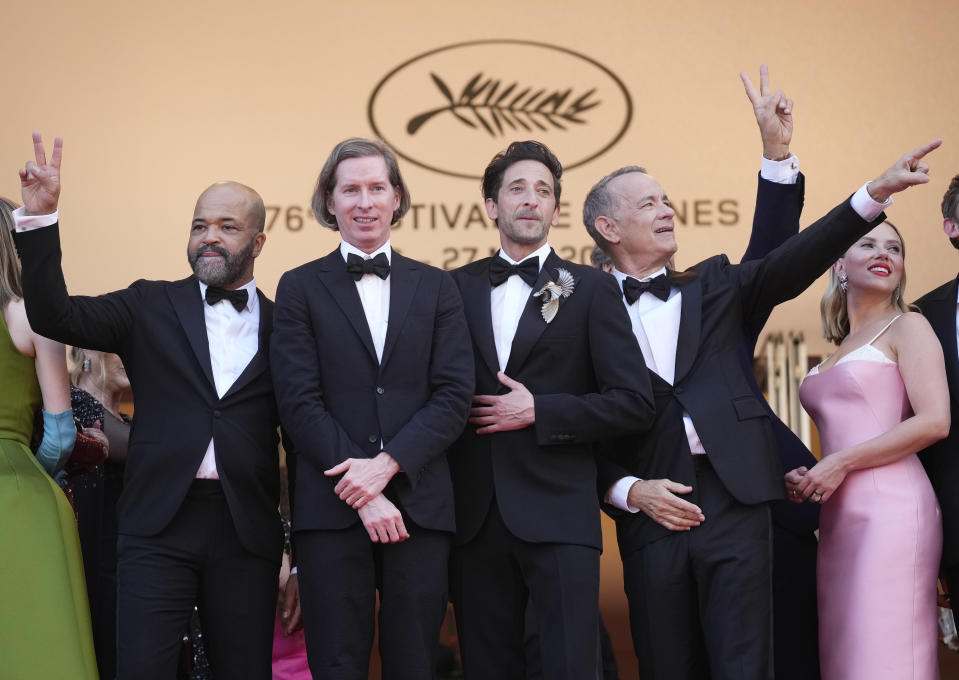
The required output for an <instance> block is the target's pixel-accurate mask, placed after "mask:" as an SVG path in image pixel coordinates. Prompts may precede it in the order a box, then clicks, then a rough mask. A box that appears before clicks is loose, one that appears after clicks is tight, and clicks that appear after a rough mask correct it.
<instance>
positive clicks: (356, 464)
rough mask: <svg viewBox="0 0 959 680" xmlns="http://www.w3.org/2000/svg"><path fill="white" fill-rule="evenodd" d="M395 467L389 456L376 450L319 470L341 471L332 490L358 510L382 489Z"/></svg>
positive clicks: (333, 473)
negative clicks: (372, 453) (361, 456)
mask: <svg viewBox="0 0 959 680" xmlns="http://www.w3.org/2000/svg"><path fill="white" fill-rule="evenodd" d="M399 471H400V466H399V463H397V462H396V460H395V459H394V458H393V456H391V455H390V454H388V453H387V452H386V451H380V452H379V453H378V454H377V455H376V457H375V458H347V459H346V460H344V461H343V462H342V463H340V464H339V465H334V466H333V467H331V468H330V469H329V470H326V471H325V472H324V473H323V474H324V475H326V476H327V477H336V476H337V475H343V477H342V479H340V481H338V482H337V483H336V486H335V487H333V492H334V493H336V495H337V496H339V497H340V500H341V501H343V502H344V503H346V504H347V505H349V506H350V507H351V508H353V509H354V510H359V509H360V508H362V507H363V506H364V505H365V504H366V503H367V502H369V501H370V499H372V498H373V497H374V496H377V495H378V494H380V493H382V492H383V489H385V488H386V485H387V484H388V483H389V481H390V480H391V479H392V478H393V475H395V474H396V473H397V472H399Z"/></svg>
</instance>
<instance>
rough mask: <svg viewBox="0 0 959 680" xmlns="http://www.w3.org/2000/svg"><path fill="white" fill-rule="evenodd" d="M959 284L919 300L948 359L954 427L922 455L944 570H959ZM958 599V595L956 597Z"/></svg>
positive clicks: (956, 281) (945, 286) (951, 285)
mask: <svg viewBox="0 0 959 680" xmlns="http://www.w3.org/2000/svg"><path fill="white" fill-rule="evenodd" d="M957 285H959V280H952V281H949V282H948V283H944V284H943V285H941V286H939V287H938V288H936V289H935V290H933V291H930V292H929V293H926V294H925V295H923V296H922V297H921V298H919V299H918V300H916V305H917V306H918V307H919V311H920V312H922V314H923V316H925V317H926V319H928V320H929V324H930V325H931V326H932V329H933V330H934V331H935V332H936V335H937V336H939V342H940V344H942V353H943V355H944V356H945V359H946V380H947V381H948V384H949V402H950V410H951V413H952V426H951V427H950V428H949V436H948V437H946V438H945V439H942V440H940V441H938V442H936V443H935V444H933V445H932V446H930V447H929V448H928V449H925V450H924V451H922V452H921V453H920V454H919V457H920V458H921V459H922V462H923V465H925V466H926V472H927V473H928V474H929V479H930V480H931V481H932V485H933V487H934V488H935V490H936V496H938V497H939V506H940V507H941V508H942V566H943V567H945V568H947V569H949V568H953V567H956V566H959V352H957V349H956V294H957ZM953 597H955V595H954V596H953Z"/></svg>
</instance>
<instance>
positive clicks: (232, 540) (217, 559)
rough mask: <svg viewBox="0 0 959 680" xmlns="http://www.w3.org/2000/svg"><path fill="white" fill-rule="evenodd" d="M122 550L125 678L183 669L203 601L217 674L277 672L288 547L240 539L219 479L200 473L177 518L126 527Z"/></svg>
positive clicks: (120, 663) (120, 652)
mask: <svg viewBox="0 0 959 680" xmlns="http://www.w3.org/2000/svg"><path fill="white" fill-rule="evenodd" d="M276 530H277V532H279V531H280V530H281V529H280V526H279V523H278V524H277V527H276ZM118 552H119V565H118V572H117V576H118V578H117V597H118V611H117V667H118V671H117V678H118V680H154V679H155V680H171V679H172V678H174V677H176V668H177V663H178V661H179V656H180V648H181V646H182V640H183V635H184V633H186V631H187V628H188V626H189V622H190V616H191V614H192V613H193V607H194V605H196V606H197V607H198V609H199V613H200V621H201V624H202V626H203V637H204V644H205V647H206V652H207V656H208V658H209V661H210V666H211V668H212V671H213V676H214V677H216V678H249V679H250V680H257V679H259V680H269V678H271V677H272V652H273V620H274V614H275V611H276V596H277V584H278V579H279V568H280V555H279V554H277V556H276V559H275V560H268V559H266V558H264V557H261V556H259V555H254V554H253V553H250V552H248V551H247V550H246V549H245V548H244V547H243V546H242V545H241V544H240V541H239V538H238V537H237V534H236V530H235V529H234V527H233V520H232V518H231V516H230V511H229V508H228V507H227V504H226V498H225V497H224V495H223V490H222V488H221V486H220V483H219V482H216V481H210V480H197V481H195V482H193V485H192V486H191V487H190V492H189V493H188V495H187V497H186V499H185V500H184V502H183V505H182V506H181V507H180V509H179V511H178V512H177V514H176V515H175V516H174V518H173V521H172V522H170V524H169V526H167V527H166V528H165V529H164V530H163V531H162V532H160V533H159V534H157V535H156V536H148V537H144V536H131V535H125V534H121V535H120V537H119V540H118Z"/></svg>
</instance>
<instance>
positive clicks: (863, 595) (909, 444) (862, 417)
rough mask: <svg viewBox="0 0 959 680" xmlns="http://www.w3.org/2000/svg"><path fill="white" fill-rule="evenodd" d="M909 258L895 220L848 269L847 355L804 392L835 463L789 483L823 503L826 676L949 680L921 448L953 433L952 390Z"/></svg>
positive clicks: (837, 307)
mask: <svg viewBox="0 0 959 680" xmlns="http://www.w3.org/2000/svg"><path fill="white" fill-rule="evenodd" d="M904 255H905V250H904V247H903V242H902V237H901V236H900V234H899V232H898V231H897V230H896V228H895V227H893V226H892V225H891V224H889V223H888V222H884V223H882V224H880V225H879V226H877V227H876V228H875V229H873V230H872V231H870V232H869V233H868V234H866V235H865V236H864V237H863V238H861V239H860V240H859V241H857V242H856V244H855V245H853V246H852V247H851V248H850V249H849V250H848V251H846V253H845V255H844V256H843V257H842V258H841V259H840V260H838V261H837V262H836V264H835V265H834V266H833V269H832V270H831V272H830V284H829V289H828V290H827V292H826V294H825V296H823V301H822V312H823V331H824V334H825V336H826V339H827V340H831V341H833V342H835V343H836V344H837V345H838V349H837V350H836V352H835V353H834V354H832V355H831V356H829V357H828V358H827V359H826V360H825V361H824V362H822V363H821V364H820V365H819V366H816V367H815V368H813V369H812V370H811V371H810V372H809V375H808V376H807V377H806V379H805V381H804V382H803V384H802V387H801V388H800V390H799V396H800V399H801V400H802V403H803V406H804V407H805V408H806V411H808V412H809V415H810V416H812V419H813V421H815V423H816V426H817V427H818V428H819V433H820V437H821V440H822V454H823V457H822V460H821V461H820V462H819V463H817V464H816V465H815V466H813V467H812V468H811V469H808V470H807V469H806V468H798V469H796V470H793V471H792V472H789V473H788V474H787V475H786V487H787V490H788V491H789V496H790V498H791V499H792V500H795V501H803V500H807V501H810V502H813V503H822V506H823V507H822V515H821V518H820V523H819V526H820V542H819V557H818V590H819V645H820V666H821V668H822V677H823V680H856V679H857V678H860V679H862V680H929V679H930V678H938V677H939V672H938V662H937V657H936V644H937V630H936V578H937V574H938V570H939V556H940V553H941V550H942V522H941V519H940V513H939V504H938V503H937V501H936V496H935V494H934V493H933V490H932V485H931V484H930V483H929V479H928V478H927V477H926V473H925V471H924V470H923V467H922V465H921V464H920V462H919V459H918V458H917V457H916V452H917V451H919V450H920V449H923V448H925V447H927V446H929V445H930V444H932V443H933V442H935V441H937V440H939V439H941V438H943V437H945V436H946V434H947V433H948V432H949V393H948V389H947V386H946V375H945V367H944V363H943V357H942V349H941V348H940V346H939V342H938V340H937V339H936V336H935V334H934V333H933V331H932V328H931V327H930V326H929V323H928V322H927V321H926V320H925V318H924V317H922V316H921V315H919V314H917V313H914V312H910V311H908V308H907V306H906V304H905V303H904V302H903V289H904V287H905V282H906V276H905V271H904V269H903V259H904Z"/></svg>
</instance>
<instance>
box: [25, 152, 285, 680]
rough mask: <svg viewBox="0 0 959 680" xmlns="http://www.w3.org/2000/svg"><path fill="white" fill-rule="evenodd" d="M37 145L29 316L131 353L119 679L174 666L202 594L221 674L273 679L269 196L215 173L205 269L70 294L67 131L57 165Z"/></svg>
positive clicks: (195, 260)
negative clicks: (132, 403) (258, 273)
mask: <svg viewBox="0 0 959 680" xmlns="http://www.w3.org/2000/svg"><path fill="white" fill-rule="evenodd" d="M34 147H35V150H36V162H35V163H34V162H31V163H28V164H27V166H26V168H25V169H24V170H21V171H20V177H21V183H22V193H23V203H24V208H22V209H21V214H20V215H19V216H18V217H17V233H16V234H15V239H16V244H17V249H18V250H19V252H20V258H21V262H22V265H23V286H24V293H25V295H24V298H25V300H26V307H27V314H28V316H29V319H30V324H31V326H32V327H33V328H34V329H35V330H36V331H37V332H39V333H42V334H44V335H46V336H49V337H51V338H58V339H59V340H60V341H61V342H64V343H66V344H70V345H76V346H79V347H89V348H92V349H97V350H101V351H103V352H114V353H116V354H118V355H119V356H120V358H121V359H123V364H124V366H125V368H126V371H127V375H128V376H129V378H130V385H131V387H132V389H133V393H134V395H135V400H136V410H135V413H134V417H133V428H132V430H131V439H130V446H129V452H128V456H127V464H126V478H125V482H124V488H123V494H122V495H121V497H120V501H119V506H118V510H117V513H118V523H119V527H118V530H119V539H118V560H119V564H118V571H117V588H118V593H117V598H118V604H117V608H118V612H117V664H118V674H117V677H118V678H120V680H143V679H144V678H156V679H158V680H169V678H172V677H174V675H175V673H176V666H177V661H178V657H179V651H180V646H181V639H182V637H183V634H184V633H185V632H186V630H187V626H188V622H189V620H190V615H191V613H192V612H193V607H194V604H196V605H197V606H198V608H199V612H200V618H201V621H202V624H203V632H204V642H205V645H206V650H207V654H208V656H209V660H210V663H211V666H212V670H213V673H214V674H215V675H216V676H217V677H221V678H241V677H242V678H264V679H266V678H269V677H270V676H271V651H272V638H273V635H272V631H273V612H274V610H275V604H276V593H277V574H278V571H279V564H280V554H281V550H282V534H281V529H280V520H279V515H278V512H277V504H278V502H279V469H278V458H277V440H278V437H277V424H278V418H277V413H276V406H275V403H274V398H273V383H272V381H271V379H270V371H269V357H268V341H269V337H270V331H271V327H272V319H273V305H272V303H271V302H270V301H269V300H268V299H267V298H266V297H265V296H264V295H263V294H262V293H260V292H259V291H258V290H256V282H255V280H254V279H253V260H254V259H255V258H256V257H257V255H259V253H260V250H261V248H262V247H263V242H264V241H265V239H266V236H265V234H264V233H263V223H264V214H265V212H264V208H263V202H262V200H261V199H260V197H259V195H258V194H257V193H256V192H255V191H253V190H252V189H250V188H249V187H245V186H243V185H241V184H236V183H232V182H230V183H222V184H214V185H213V186H211V187H209V188H208V189H206V190H205V191H204V192H203V193H202V194H201V195H200V197H199V199H198V200H197V204H196V210H195V211H194V215H193V222H192V226H191V231H190V240H189V245H188V248H187V256H188V259H189V261H190V264H191V265H192V267H193V271H194V275H193V276H190V277H188V278H186V279H182V280H180V281H172V282H171V281H146V280H140V281H137V282H135V283H134V284H132V285H131V286H130V287H129V288H126V289H124V290H119V291H115V292H112V293H106V294H104V295H100V296H97V297H86V296H69V295H68V294H67V289H66V284H65V283H64V279H63V272H62V270H61V268H60V242H59V235H58V226H57V220H58V216H57V204H58V198H59V192H60V180H59V168H60V159H61V154H62V151H61V150H62V142H61V140H60V139H57V141H56V143H55V146H54V151H53V156H52V159H51V163H50V164H49V165H48V164H47V162H46V155H45V152H44V148H43V142H42V140H41V139H40V135H39V134H36V133H35V134H34ZM204 299H205V300H206V302H204Z"/></svg>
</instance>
